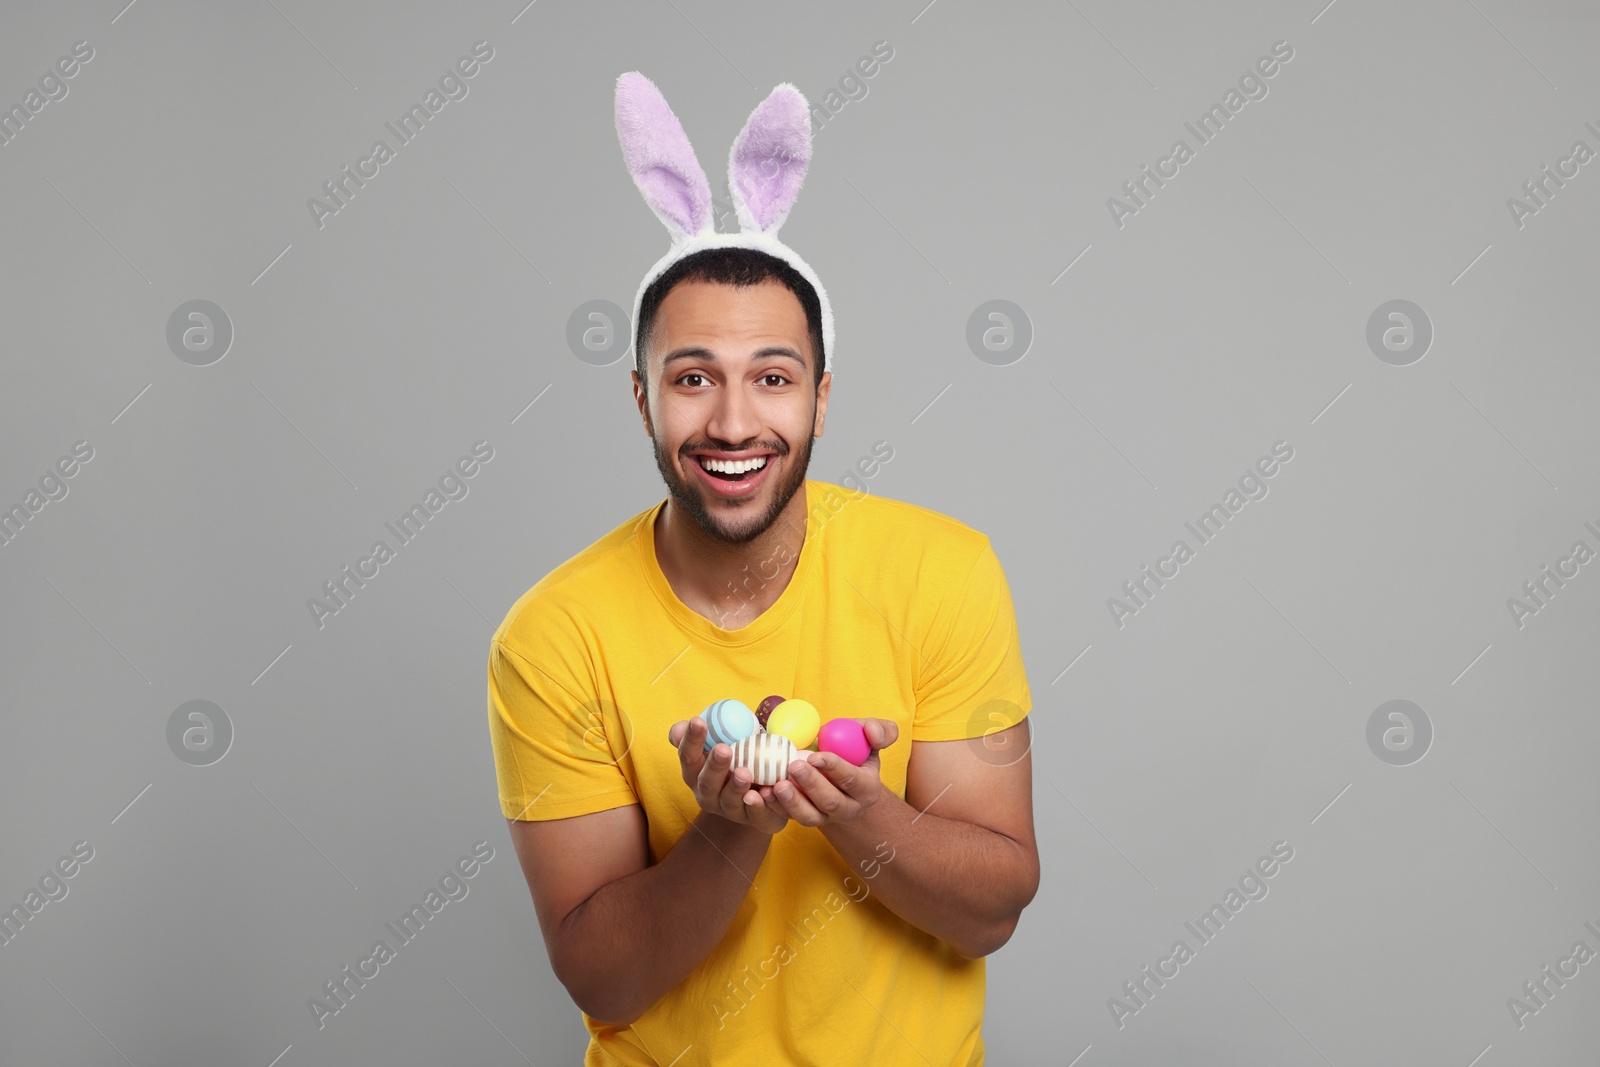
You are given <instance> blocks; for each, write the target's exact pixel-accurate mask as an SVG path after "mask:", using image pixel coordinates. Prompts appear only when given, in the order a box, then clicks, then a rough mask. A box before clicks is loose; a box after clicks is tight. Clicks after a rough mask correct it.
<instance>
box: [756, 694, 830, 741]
mask: <svg viewBox="0 0 1600 1067" xmlns="http://www.w3.org/2000/svg"><path fill="white" fill-rule="evenodd" d="M820 729H822V716H821V715H819V714H818V713H817V709H816V708H815V707H813V706H812V704H811V703H810V701H806V700H794V699H790V700H785V701H784V702H783V703H782V704H779V705H778V706H777V707H775V708H773V709H772V714H770V715H768V716H767V732H768V733H769V734H782V735H783V736H784V737H787V738H788V739H789V740H790V741H793V742H794V747H795V748H810V747H811V746H812V744H813V743H815V742H816V740H817V731H818V730H820Z"/></svg>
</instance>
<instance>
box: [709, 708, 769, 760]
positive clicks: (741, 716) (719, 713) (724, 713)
mask: <svg viewBox="0 0 1600 1067" xmlns="http://www.w3.org/2000/svg"><path fill="white" fill-rule="evenodd" d="M700 717H701V718H702V719H704V720H705V721H706V744H705V750H706V751H707V752H710V751H711V749H712V746H714V745H716V744H718V743H721V744H724V745H732V744H734V743H735V742H738V741H742V740H744V739H745V738H747V737H749V736H750V735H751V734H753V733H755V732H756V726H757V723H756V713H755V712H753V711H751V710H750V708H749V707H748V706H747V705H746V704H745V703H744V702H743V701H739V700H716V701H712V703H711V706H710V707H708V708H706V710H705V711H703V712H701V713H700Z"/></svg>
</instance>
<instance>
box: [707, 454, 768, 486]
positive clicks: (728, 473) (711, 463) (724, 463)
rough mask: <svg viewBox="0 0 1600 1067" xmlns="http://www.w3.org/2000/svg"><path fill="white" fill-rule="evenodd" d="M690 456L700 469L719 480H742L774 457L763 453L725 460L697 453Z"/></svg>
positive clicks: (755, 472)
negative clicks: (746, 457)
mask: <svg viewBox="0 0 1600 1067" xmlns="http://www.w3.org/2000/svg"><path fill="white" fill-rule="evenodd" d="M691 458H692V459H693V460H694V462H695V463H697V464H698V465H699V466H700V469H701V470H703V471H705V472H706V473H707V474H708V475H710V476H711V477H713V478H716V479H717V480H719V481H724V482H742V481H746V480H747V479H749V478H752V477H754V476H755V475H757V474H759V473H760V472H761V471H763V470H765V469H766V467H767V465H768V464H769V463H771V462H772V460H773V458H774V457H773V456H770V455H764V456H755V457H752V458H749V459H740V460H726V459H718V458H716V457H714V456H706V455H699V456H694V457H691Z"/></svg>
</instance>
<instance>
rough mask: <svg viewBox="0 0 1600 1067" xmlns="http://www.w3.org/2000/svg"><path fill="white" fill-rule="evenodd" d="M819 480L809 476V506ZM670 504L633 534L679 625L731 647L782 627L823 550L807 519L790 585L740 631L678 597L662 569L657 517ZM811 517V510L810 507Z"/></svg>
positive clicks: (659, 595) (653, 583) (648, 574)
mask: <svg viewBox="0 0 1600 1067" xmlns="http://www.w3.org/2000/svg"><path fill="white" fill-rule="evenodd" d="M816 486H817V483H815V482H813V481H812V480H811V479H809V478H808V479H806V482H805V493H806V507H807V509H809V508H811V507H813V506H814V505H815V503H816V500H817V488H816ZM666 506H667V501H666V498H663V499H662V500H661V502H660V503H658V504H656V506H655V507H653V508H651V509H650V510H649V511H647V512H645V513H644V515H643V516H641V517H640V525H639V528H638V529H637V531H636V534H635V537H634V543H635V545H637V547H638V556H639V565H640V567H641V569H642V570H643V571H644V577H645V583H646V584H647V585H649V586H650V588H651V590H652V591H653V592H654V593H655V595H656V599H657V600H658V601H660V602H661V607H662V609H663V610H664V611H666V613H667V615H668V616H670V617H671V619H672V621H673V622H675V623H677V625H678V627H679V628H680V629H682V630H683V631H684V632H685V633H687V634H688V635H689V636H690V637H693V638H696V639H699V640H704V641H711V642H714V643H716V644H719V645H725V646H728V647H738V646H741V645H748V644H750V643H752V642H754V641H759V640H761V639H762V638H763V637H766V636H767V635H768V634H770V633H772V632H773V631H774V630H776V629H778V628H779V627H781V626H782V625H783V624H784V623H785V622H786V621H787V620H788V618H789V616H790V615H792V614H794V609H795V606H796V605H797V604H799V603H800V601H801V600H802V599H804V597H805V587H806V583H807V581H808V579H809V576H810V574H811V569H812V558H813V557H814V556H815V555H816V554H817V552H818V551H819V550H820V549H819V547H818V546H817V544H816V542H817V534H816V533H814V532H812V531H811V529H810V523H809V522H807V524H806V525H807V531H806V537H805V540H804V541H803V542H802V543H801V545H800V558H799V559H798V560H797V561H796V562H795V565H794V573H793V574H792V575H790V577H789V584H788V585H786V586H784V589H783V592H782V593H779V594H778V599H777V600H776V601H774V602H773V604H772V606H771V607H769V608H768V609H767V610H766V611H763V612H762V613H761V614H760V615H759V616H758V617H757V618H756V619H755V620H754V621H752V622H749V623H747V624H746V625H744V626H742V627H740V628H739V629H737V630H724V629H723V628H722V627H720V626H718V625H717V624H716V623H714V622H712V621H711V620H710V619H708V618H706V617H705V616H704V615H701V614H700V613H699V612H697V611H695V610H694V609H693V608H691V607H689V605H687V604H685V603H684V602H683V601H681V600H679V599H678V594H677V593H676V592H674V591H673V588H672V583H671V582H668V581H667V575H666V572H664V571H663V570H662V569H661V561H660V560H659V559H657V558H656V537H655V530H656V519H657V518H658V517H659V516H660V514H661V510H662V509H663V508H665V507H666ZM807 514H808V518H809V510H808V513H807Z"/></svg>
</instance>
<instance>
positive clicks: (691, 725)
mask: <svg viewBox="0 0 1600 1067" xmlns="http://www.w3.org/2000/svg"><path fill="white" fill-rule="evenodd" d="M707 729H708V728H707V726H706V721H705V720H704V719H702V718H701V717H700V716H698V715H696V716H695V717H694V718H692V719H690V720H689V721H688V722H682V721H680V722H675V723H673V724H672V728H671V729H669V730H668V731H667V740H668V741H671V742H672V743H673V744H674V745H677V746H678V763H679V764H680V765H681V767H682V768H683V782H684V784H685V785H687V786H688V787H689V788H690V789H692V790H694V797H695V800H696V801H698V802H699V804H700V810H701V811H708V812H711V813H712V814H713V815H721V816H722V817H723V818H725V819H727V820H728V821H729V822H734V823H738V824H739V825H741V826H750V827H754V828H755V829H757V830H760V831H761V832H762V833H765V834H775V833H777V832H778V831H779V830H782V829H783V828H784V826H785V825H787V824H788V822H789V816H788V815H787V814H786V813H785V812H784V810H783V809H782V808H780V807H778V806H777V805H775V804H771V803H769V802H768V797H769V795H770V794H769V793H768V792H766V791H765V790H763V791H758V790H755V789H752V788H751V786H750V783H751V782H752V781H753V779H752V777H751V775H750V772H749V771H747V770H745V769H743V768H740V769H738V770H735V771H731V772H730V771H729V769H728V768H729V767H730V766H731V765H732V763H733V749H731V748H729V747H728V746H727V745H723V744H718V745H715V746H713V747H712V749H711V751H710V752H709V753H708V752H706V750H705V744H706V730H707ZM868 736H869V737H870V736H871V735H870V734H869V735H868Z"/></svg>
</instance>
